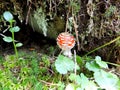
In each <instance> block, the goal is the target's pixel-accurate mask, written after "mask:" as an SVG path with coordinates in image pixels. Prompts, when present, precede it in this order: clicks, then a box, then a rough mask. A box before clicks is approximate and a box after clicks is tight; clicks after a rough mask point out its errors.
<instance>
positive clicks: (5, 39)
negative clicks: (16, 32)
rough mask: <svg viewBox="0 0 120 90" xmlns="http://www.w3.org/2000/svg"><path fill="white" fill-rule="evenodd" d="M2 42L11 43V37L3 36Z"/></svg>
mask: <svg viewBox="0 0 120 90" xmlns="http://www.w3.org/2000/svg"><path fill="white" fill-rule="evenodd" d="M3 40H4V41H5V42H8V43H10V42H12V41H13V39H12V37H7V36H5V37H4V38H3Z"/></svg>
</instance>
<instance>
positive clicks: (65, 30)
mask: <svg viewBox="0 0 120 90" xmlns="http://www.w3.org/2000/svg"><path fill="white" fill-rule="evenodd" d="M69 13H70V7H69V10H68V13H67V20H66V27H65V32H67V28H68V17H69Z"/></svg>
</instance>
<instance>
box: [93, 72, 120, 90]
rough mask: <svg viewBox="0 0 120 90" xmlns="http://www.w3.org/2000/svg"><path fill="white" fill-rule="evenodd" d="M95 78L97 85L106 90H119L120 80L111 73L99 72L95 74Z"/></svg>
mask: <svg viewBox="0 0 120 90" xmlns="http://www.w3.org/2000/svg"><path fill="white" fill-rule="evenodd" d="M94 78H95V81H96V82H97V84H98V85H99V86H100V87H101V88H102V89H105V90H119V89H118V87H119V88H120V86H118V85H119V84H118V81H119V78H118V77H117V76H116V75H115V74H112V73H110V72H105V71H104V70H99V71H97V72H95V73H94Z"/></svg>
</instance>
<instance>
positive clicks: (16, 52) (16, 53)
mask: <svg viewBox="0 0 120 90" xmlns="http://www.w3.org/2000/svg"><path fill="white" fill-rule="evenodd" d="M12 39H13V46H14V51H15V55H16V58H18V51H17V48H16V45H15V37H14V32H12Z"/></svg>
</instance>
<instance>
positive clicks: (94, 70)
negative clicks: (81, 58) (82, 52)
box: [85, 61, 100, 72]
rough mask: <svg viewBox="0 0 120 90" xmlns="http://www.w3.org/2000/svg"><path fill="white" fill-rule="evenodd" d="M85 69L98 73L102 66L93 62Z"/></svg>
mask: <svg viewBox="0 0 120 90" xmlns="http://www.w3.org/2000/svg"><path fill="white" fill-rule="evenodd" d="M85 67H86V68H87V69H88V70H90V71H93V72H96V71H98V70H99V69H100V66H99V65H98V64H96V62H95V61H91V62H87V63H86V65H85Z"/></svg>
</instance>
